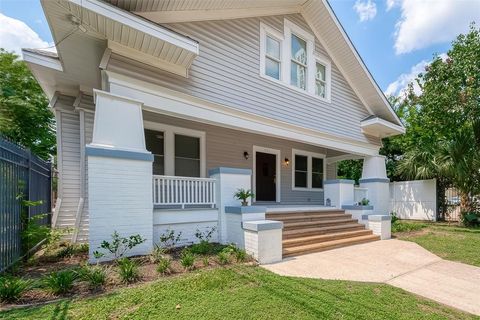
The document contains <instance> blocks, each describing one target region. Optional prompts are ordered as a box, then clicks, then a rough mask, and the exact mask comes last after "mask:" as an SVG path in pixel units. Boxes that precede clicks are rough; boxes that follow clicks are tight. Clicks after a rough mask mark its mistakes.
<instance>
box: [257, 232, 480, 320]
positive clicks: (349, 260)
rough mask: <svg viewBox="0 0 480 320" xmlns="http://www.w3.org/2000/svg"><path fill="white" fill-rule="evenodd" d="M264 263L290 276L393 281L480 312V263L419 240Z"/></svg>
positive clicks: (376, 243)
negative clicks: (439, 252)
mask: <svg viewBox="0 0 480 320" xmlns="http://www.w3.org/2000/svg"><path fill="white" fill-rule="evenodd" d="M263 267H264V268H265V269H268V270H270V271H272V272H275V273H277V274H280V275H285V276H294V277H307V278H321V279H334V280H351V281H364V282H383V283H388V284H390V285H392V286H395V287H398V288H402V289H404V290H406V291H409V292H412V293H415V294H417V295H420V296H423V297H425V298H429V299H432V300H435V301H437V302H440V303H443V304H445V305H448V306H451V307H454V308H457V309H460V310H464V311H466V312H470V313H473V314H476V315H480V268H477V267H474V266H470V265H466V264H463V263H458V262H452V261H446V260H443V259H441V258H439V257H438V256H436V255H434V254H433V253H431V252H429V251H427V250H425V249H424V248H422V247H420V246H419V245H417V244H416V243H413V242H408V241H401V240H394V239H392V240H384V241H375V242H370V243H366V244H360V245H356V246H350V247H345V248H340V249H335V250H329V251H324V252H319V253H312V254H308V255H303V256H298V257H293V258H288V259H285V260H283V261H282V262H279V263H275V264H269V265H264V266H263Z"/></svg>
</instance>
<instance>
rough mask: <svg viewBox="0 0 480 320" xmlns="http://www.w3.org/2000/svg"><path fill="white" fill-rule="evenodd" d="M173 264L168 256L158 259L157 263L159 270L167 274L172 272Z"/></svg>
mask: <svg viewBox="0 0 480 320" xmlns="http://www.w3.org/2000/svg"><path fill="white" fill-rule="evenodd" d="M171 264H172V261H171V260H170V259H168V258H161V259H160V260H159V261H158V265H157V272H158V273H161V274H166V273H169V272H170V266H171Z"/></svg>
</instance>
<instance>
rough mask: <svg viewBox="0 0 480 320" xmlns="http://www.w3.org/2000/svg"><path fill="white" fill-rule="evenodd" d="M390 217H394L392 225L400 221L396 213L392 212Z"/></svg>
mask: <svg viewBox="0 0 480 320" xmlns="http://www.w3.org/2000/svg"><path fill="white" fill-rule="evenodd" d="M390 217H392V220H391V221H392V225H393V224H394V223H395V222H397V221H398V217H397V214H396V213H395V212H393V211H392V212H390Z"/></svg>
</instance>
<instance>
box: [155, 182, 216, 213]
mask: <svg viewBox="0 0 480 320" xmlns="http://www.w3.org/2000/svg"><path fill="white" fill-rule="evenodd" d="M215 183H216V180H215V179H213V178H197V177H176V176H161V175H154V176H153V204H154V205H167V206H168V205H175V206H178V205H179V206H181V207H182V208H185V206H186V205H202V206H203V205H207V206H210V207H212V208H213V207H215V204H216V195H215V192H216V190H215Z"/></svg>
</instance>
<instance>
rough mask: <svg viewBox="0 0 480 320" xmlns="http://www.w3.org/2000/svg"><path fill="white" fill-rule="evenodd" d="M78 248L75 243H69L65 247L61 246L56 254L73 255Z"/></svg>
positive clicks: (60, 255)
mask: <svg viewBox="0 0 480 320" xmlns="http://www.w3.org/2000/svg"><path fill="white" fill-rule="evenodd" d="M75 252H76V250H75V247H74V245H73V244H70V243H68V244H67V245H66V246H65V247H62V248H60V250H58V251H57V253H56V254H55V256H56V257H57V258H66V257H71V256H73V255H74V254H75Z"/></svg>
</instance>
